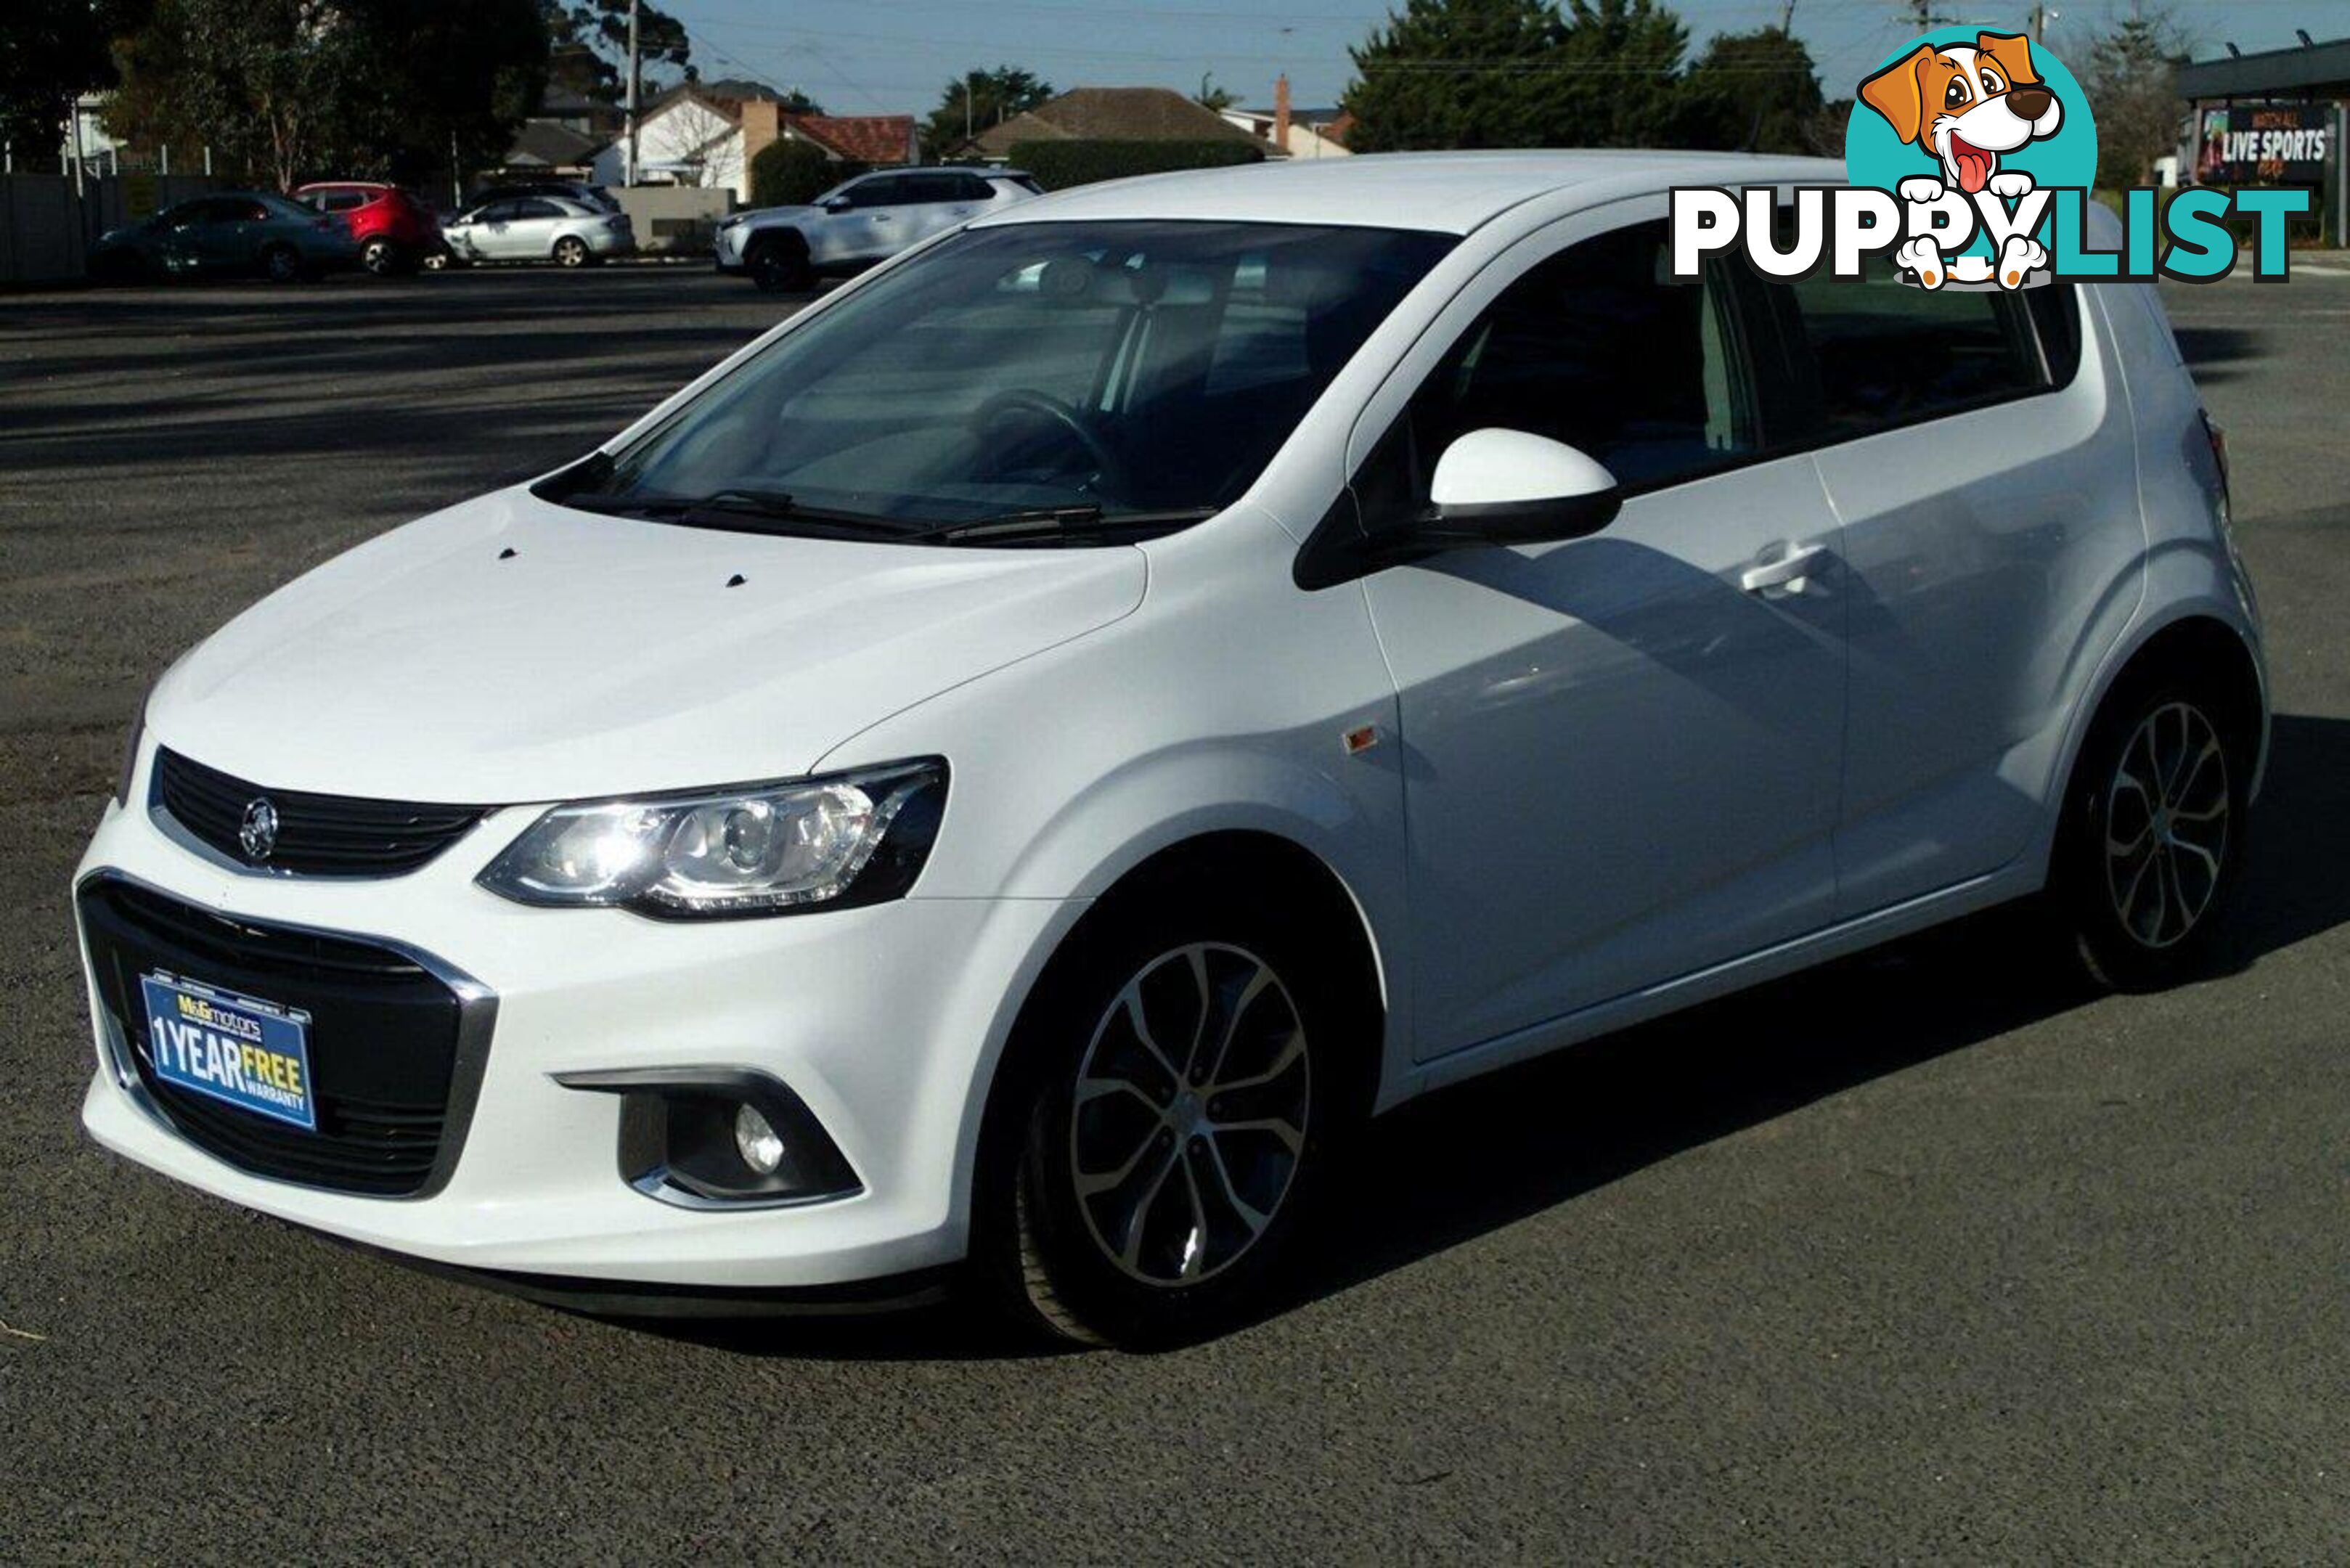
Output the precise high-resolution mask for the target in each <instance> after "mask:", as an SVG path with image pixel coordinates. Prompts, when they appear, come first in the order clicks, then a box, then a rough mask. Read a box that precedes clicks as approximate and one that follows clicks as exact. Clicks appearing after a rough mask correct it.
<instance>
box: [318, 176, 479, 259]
mask: <svg viewBox="0 0 2350 1568" xmlns="http://www.w3.org/2000/svg"><path fill="white" fill-rule="evenodd" d="M294 199H295V200H296V201H297V202H302V203H303V204H304V205H306V206H310V207H315V208H317V210H318V211H319V212H321V213H334V214H335V215H337V216H338V217H340V218H341V219H342V220H343V222H344V223H346V224H348V226H349V228H350V231H351V238H352V239H354V240H355V241H357V242H358V243H359V265H361V266H364V267H366V268H367V269H368V271H369V272H371V273H373V274H375V275H377V276H378V277H390V276H391V275H393V274H395V273H404V272H413V271H415V270H416V267H417V265H418V264H419V263H421V262H422V261H423V260H424V258H425V257H427V256H429V255H432V254H433V253H434V252H436V251H438V250H439V249H440V248H441V244H442V242H441V220H440V219H439V218H437V217H435V216H433V214H432V208H430V207H428V206H426V205H425V204H424V203H423V202H421V201H418V200H417V199H416V198H415V197H414V196H411V195H410V194H409V193H408V192H405V191H403V190H401V189H400V187H399V186H397V185H385V184H380V183H378V182H373V181H368V180H321V181H317V182H313V183H311V184H307V185H304V186H302V187H301V188H300V189H298V190H296V192H294Z"/></svg>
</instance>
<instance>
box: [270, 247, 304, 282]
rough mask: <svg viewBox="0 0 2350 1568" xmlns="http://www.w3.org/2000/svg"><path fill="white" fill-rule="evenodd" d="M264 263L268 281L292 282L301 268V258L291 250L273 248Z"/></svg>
mask: <svg viewBox="0 0 2350 1568" xmlns="http://www.w3.org/2000/svg"><path fill="white" fill-rule="evenodd" d="M265 265H267V267H268V269H269V281H270V282H272V283H292V282H293V281H294V279H295V277H296V275H297V274H299V273H300V272H301V270H302V258H301V257H299V256H297V255H296V254H294V253H293V252H292V251H288V250H274V251H271V252H270V253H269V255H268V257H267V260H266V264H265Z"/></svg>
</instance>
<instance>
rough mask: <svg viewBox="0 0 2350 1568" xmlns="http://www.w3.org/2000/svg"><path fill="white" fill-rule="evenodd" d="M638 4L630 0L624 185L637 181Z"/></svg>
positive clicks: (623, 166)
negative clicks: (627, 136)
mask: <svg viewBox="0 0 2350 1568" xmlns="http://www.w3.org/2000/svg"><path fill="white" fill-rule="evenodd" d="M637 5H638V0H629V151H628V154H627V156H626V157H624V158H623V159H622V160H621V161H620V183H621V184H623V185H633V184H635V183H636V182H637V94H638V92H639V90H640V87H639V82H640V78H642V76H643V72H642V71H641V70H640V69H639V63H640V62H639V58H638V56H637Z"/></svg>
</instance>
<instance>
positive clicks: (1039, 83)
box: [922, 65, 1054, 158]
mask: <svg viewBox="0 0 2350 1568" xmlns="http://www.w3.org/2000/svg"><path fill="white" fill-rule="evenodd" d="M1053 96H1054V95H1053V84H1052V83H1051V82H1048V81H1046V80H1045V78H1042V77H1040V76H1038V75H1037V74H1036V73H1035V72H1034V71H1030V70H1024V69H1022V68H1021V67H1017V66H1002V65H1000V66H997V67H995V68H994V69H993V70H992V71H990V70H971V71H965V72H964V73H963V74H962V77H961V78H959V79H957V80H954V81H951V82H949V83H947V85H946V88H945V89H944V90H943V91H941V93H940V94H939V107H938V108H936V109H932V110H931V117H930V119H927V120H925V121H923V123H922V154H923V156H924V157H926V158H942V157H944V156H945V155H946V154H947V152H948V151H951V149H953V148H954V147H956V146H958V145H959V144H961V143H962V140H964V139H965V137H966V136H968V135H970V134H972V133H974V132H977V131H982V130H986V129H987V128H988V127H989V126H991V125H1001V124H1003V122H1004V121H1005V120H1007V119H1011V118H1012V117H1013V116H1014V115H1015V114H1025V113H1027V112H1028V110H1030V109H1035V107H1036V106H1037V105H1038V104H1040V103H1043V102H1045V101H1046V100H1047V99H1050V98H1052V97H1053Z"/></svg>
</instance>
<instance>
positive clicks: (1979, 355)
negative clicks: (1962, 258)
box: [1782, 257, 2080, 441]
mask: <svg viewBox="0 0 2350 1568" xmlns="http://www.w3.org/2000/svg"><path fill="white" fill-rule="evenodd" d="M1782 287H1783V290H1784V293H1783V300H1784V302H1785V304H1786V306H1787V322H1786V327H1787V328H1788V330H1789V332H1790V334H1791V336H1792V337H1794V341H1795V343H1796V344H1797V345H1798V346H1800V348H1801V350H1802V352H1800V353H1799V354H1798V355H1797V356H1796V357H1795V358H1796V361H1797V365H1798V368H1799V373H1800V372H1801V369H1802V368H1803V367H1804V365H1805V364H1806V363H1807V364H1808V369H1809V372H1810V376H1811V379H1813V381H1814V385H1815V388H1816V397H1817V401H1816V403H1815V405H1814V407H1815V408H1816V409H1817V410H1818V421H1819V434H1820V436H1821V437H1822V438H1823V439H1825V440H1827V441H1850V440H1852V439H1854V438H1856V437H1858V436H1864V435H1867V434H1870V433H1871V432H1873V431H1883V430H1891V429H1894V428H1896V427H1898V426H1900V425H1907V424H1915V423H1917V422H1918V421H1920V420H1929V419H1933V418H1936V417H1938V416H1939V415H1944V414H1952V413H1958V412H1960V411H1962V410H1967V409H1972V408H1981V407H1982V406H1984V405H1986V404H1990V403H1996V402H2002V401H2005V400H2008V399H2010V398H2015V397H2022V396H2025V395H2028V394H2030V393H2033V392H2039V391H2045V390H2047V389H2049V388H2050V387H2052V386H2054V385H2057V384H2058V383H2059V381H2060V380H2061V379H2064V378H2065V377H2069V376H2070V374H2071V371H2072V365H2073V364H2074V363H2077V361H2078V358H2079V354H2080V339H2079V321H2078V315H2077V307H2076V306H2074V305H2073V300H2072V295H2071V290H2069V289H2065V288H2063V287H2062V286H2056V285H2051V286H2043V287H2041V288H2037V289H2033V290H2029V291H2026V292H2027V293H2028V294H2040V295H2048V296H2052V298H2051V299H2050V300H2049V302H2048V303H2047V304H2046V305H2027V304H2025V303H2024V300H2023V299H2022V298H2020V297H2018V296H2016V295H2012V294H2010V293H2008V292H2006V291H2004V290H1980V291H1979V290H1968V289H1960V288H1941V289H1925V288H1918V287H1915V286H1910V285H1908V284H1904V283H1902V282H1900V281H1899V278H1898V273H1897V271H1896V269H1895V267H1894V265H1893V263H1892V262H1891V260H1890V259H1889V258H1885V257H1875V258H1872V259H1871V260H1870V262H1869V263H1868V264H1867V270H1866V272H1865V273H1864V274H1863V275H1862V276H1861V277H1860V278H1859V279H1857V280H1847V279H1843V278H1837V277H1833V276H1830V275H1827V274H1825V273H1820V274H1817V275H1814V276H1811V277H1808V278H1802V279H1798V280H1797V281H1795V282H1794V283H1791V284H1786V285H1783V286H1782ZM2060 293H2061V294H2062V295H2063V296H2064V297H2063V298H2062V299H2061V300H2060V299H2056V298H2054V297H2053V296H2056V295H2058V294H2060ZM2035 316H2045V317H2048V318H2049V319H2050V321H2051V324H2052V326H2054V327H2058V328H2060V329H2066V330H2069V334H2070V345H2071V346H2070V348H2069V350H2067V351H2066V352H2067V353H2068V354H2069V362H2062V363H2060V362H2059V355H2058V353H2057V352H2055V350H2056V349H2058V348H2061V347H2062V345H2060V344H2052V345H2051V346H2050V347H2051V352H2050V353H2049V354H2048V355H2047V356H2046V358H2043V354H2042V349H2041V335H2040V333H2039V332H2038V331H2036V330H2035V328H2034V327H2033V317H2035Z"/></svg>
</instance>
